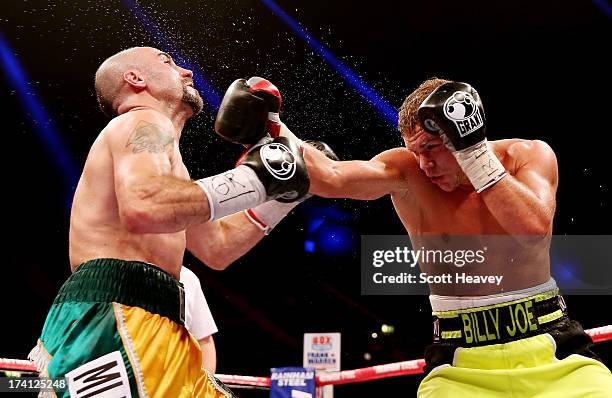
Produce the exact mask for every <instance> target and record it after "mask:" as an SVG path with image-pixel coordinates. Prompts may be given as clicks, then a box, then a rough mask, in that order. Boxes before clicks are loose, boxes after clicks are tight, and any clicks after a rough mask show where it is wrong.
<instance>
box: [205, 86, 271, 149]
mask: <svg viewBox="0 0 612 398" xmlns="http://www.w3.org/2000/svg"><path fill="white" fill-rule="evenodd" d="M281 103H282V98H281V95H280V92H279V91H278V88H276V86H275V85H273V84H272V83H270V82H269V81H268V80H265V79H262V78H260V77H252V78H250V79H249V80H248V81H247V80H245V79H238V80H236V81H234V82H233V83H232V84H231V85H230V86H229V88H228V89H227V91H226V93H225V96H224V97H223V100H222V101H221V106H220V107H219V111H218V112H217V117H216V120H215V132H216V133H217V134H219V135H220V136H221V137H223V138H224V139H226V140H228V141H231V142H234V143H237V144H243V145H253V144H255V143H257V142H258V141H259V140H261V139H262V138H263V137H265V136H266V135H268V134H269V135H271V136H272V137H277V136H278V133H279V131H280V126H281V125H280V119H279V114H278V112H279V111H280V107H281Z"/></svg>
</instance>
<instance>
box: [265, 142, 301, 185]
mask: <svg viewBox="0 0 612 398" xmlns="http://www.w3.org/2000/svg"><path fill="white" fill-rule="evenodd" d="M259 155H260V156H261V160H262V161H263V165H264V167H265V168H266V170H268V172H269V173H270V174H272V176H274V178H276V179H278V180H282V181H285V180H288V179H290V178H291V177H293V175H294V174H295V168H296V161H295V156H293V154H292V153H291V151H290V150H289V148H287V147H286V146H285V145H283V144H281V143H278V142H274V143H272V144H267V145H264V146H262V147H261V148H260V149H259Z"/></svg>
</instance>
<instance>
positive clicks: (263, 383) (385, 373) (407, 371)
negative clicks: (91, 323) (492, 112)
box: [0, 325, 612, 388]
mask: <svg viewBox="0 0 612 398" xmlns="http://www.w3.org/2000/svg"><path fill="white" fill-rule="evenodd" d="M585 332H586V333H587V334H588V335H589V336H591V338H592V339H593V343H601V342H604V341H609V340H612V325H606V326H601V327H598V328H593V329H587V330H585ZM423 366H425V360H424V359H413V360H410V361H401V362H393V363H387V364H383V365H374V366H370V367H367V368H360V369H352V370H341V371H339V372H328V373H325V374H320V375H317V376H316V385H317V387H322V386H326V385H338V384H348V383H361V382H364V381H370V380H376V379H382V378H387V377H396V376H409V375H415V374H420V373H423ZM0 370H13V371H25V372H33V373H35V372H36V368H35V367H34V364H33V363H32V362H30V361H28V360H24V359H8V358H0ZM215 376H217V378H218V379H219V380H221V381H222V382H223V383H225V384H228V385H230V386H232V385H233V386H249V387H264V388H265V387H270V378H269V377H256V376H240V375H225V374H216V375H215Z"/></svg>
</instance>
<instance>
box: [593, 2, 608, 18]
mask: <svg viewBox="0 0 612 398" xmlns="http://www.w3.org/2000/svg"><path fill="white" fill-rule="evenodd" d="M593 2H594V3H595V4H596V5H597V7H599V8H600V9H601V10H602V11H603V12H605V13H606V14H607V15H608V16H609V17H612V5H610V3H608V2H607V1H606V0H593Z"/></svg>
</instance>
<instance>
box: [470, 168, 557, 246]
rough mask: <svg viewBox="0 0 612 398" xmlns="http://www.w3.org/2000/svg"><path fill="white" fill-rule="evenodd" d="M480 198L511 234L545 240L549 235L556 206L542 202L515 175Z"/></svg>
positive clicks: (488, 190) (491, 188) (482, 194)
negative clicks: (538, 237) (537, 237)
mask: <svg viewBox="0 0 612 398" xmlns="http://www.w3.org/2000/svg"><path fill="white" fill-rule="evenodd" d="M480 195H481V197H482V198H483V200H484V202H485V204H486V206H487V208H488V209H489V211H490V212H491V214H493V216H494V217H495V219H496V220H497V222H499V224H500V225H501V226H502V228H503V229H504V230H505V231H506V232H508V233H509V234H511V235H530V236H541V237H544V236H546V235H547V234H548V233H550V230H551V226H552V220H553V216H554V207H553V208H551V206H550V205H548V204H546V203H543V202H542V200H540V198H538V196H537V195H536V194H535V193H533V192H532V191H531V190H530V189H529V188H528V187H527V186H526V185H525V184H523V183H522V182H520V181H518V180H517V179H516V178H514V177H513V176H510V175H508V176H506V178H504V179H502V180H501V181H499V182H498V183H497V184H495V185H493V186H492V187H490V188H488V189H486V190H484V191H483V192H481V193H480Z"/></svg>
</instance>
